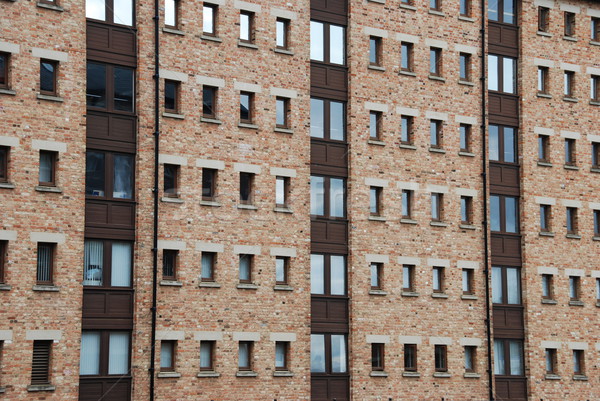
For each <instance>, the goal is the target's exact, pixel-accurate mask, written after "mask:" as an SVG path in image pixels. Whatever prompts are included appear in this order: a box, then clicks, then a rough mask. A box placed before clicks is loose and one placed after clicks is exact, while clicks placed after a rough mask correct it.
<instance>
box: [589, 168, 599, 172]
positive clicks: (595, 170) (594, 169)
mask: <svg viewBox="0 0 600 401" xmlns="http://www.w3.org/2000/svg"><path fill="white" fill-rule="evenodd" d="M590 172H592V173H600V168H597V167H592V168H591V169H590Z"/></svg>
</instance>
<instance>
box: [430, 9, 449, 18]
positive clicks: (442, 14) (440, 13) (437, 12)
mask: <svg viewBox="0 0 600 401" xmlns="http://www.w3.org/2000/svg"><path fill="white" fill-rule="evenodd" d="M428 12H429V14H431V15H439V16H440V17H445V16H446V14H445V13H443V12H441V11H438V10H431V9H430V10H429V11H428Z"/></svg>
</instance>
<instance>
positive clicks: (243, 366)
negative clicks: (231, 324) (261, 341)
mask: <svg viewBox="0 0 600 401" xmlns="http://www.w3.org/2000/svg"><path fill="white" fill-rule="evenodd" d="M253 345H254V343H253V342H252V341H240V342H239V345H238V370H240V371H250V370H252V351H253V348H254V347H253Z"/></svg>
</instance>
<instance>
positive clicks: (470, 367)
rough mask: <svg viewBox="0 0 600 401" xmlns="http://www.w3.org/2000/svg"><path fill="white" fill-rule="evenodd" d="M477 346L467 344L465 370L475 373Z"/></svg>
mask: <svg viewBox="0 0 600 401" xmlns="http://www.w3.org/2000/svg"><path fill="white" fill-rule="evenodd" d="M476 356H477V347H475V346H472V345H467V346H465V372H468V373H474V372H476V371H477V369H476V366H477V365H476V361H477V359H476Z"/></svg>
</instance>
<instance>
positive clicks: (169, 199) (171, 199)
mask: <svg viewBox="0 0 600 401" xmlns="http://www.w3.org/2000/svg"><path fill="white" fill-rule="evenodd" d="M160 201H161V202H165V203H183V202H184V200H183V199H181V198H175V197H170V196H163V197H162V198H160Z"/></svg>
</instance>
